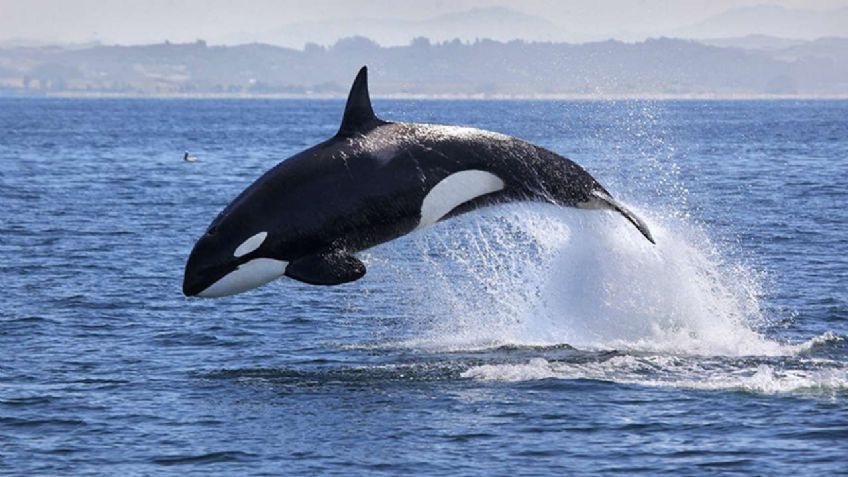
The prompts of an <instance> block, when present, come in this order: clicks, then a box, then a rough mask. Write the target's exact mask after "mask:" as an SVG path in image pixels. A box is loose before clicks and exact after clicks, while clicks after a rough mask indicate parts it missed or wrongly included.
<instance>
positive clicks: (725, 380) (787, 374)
mask: <svg viewBox="0 0 848 477" xmlns="http://www.w3.org/2000/svg"><path fill="white" fill-rule="evenodd" d="M461 376H462V377H464V378H469V379H476V380H482V381H507V382H515V381H532V380H539V379H593V380H601V381H610V382H616V383H622V384H638V385H642V386H653V387H678V388H689V389H700V390H742V391H750V392H757V393H765V394H775V393H786V392H799V391H809V392H817V391H818V392H832V391H839V390H843V389H848V367H846V365H845V364H844V363H837V362H834V361H828V360H799V361H798V362H796V363H793V365H792V367H781V368H779V367H776V366H774V365H770V364H757V363H751V364H748V365H745V366H738V365H734V364H733V363H732V362H728V361H720V360H719V361H709V360H703V359H696V358H683V357H674V356H645V357H636V356H616V357H613V358H611V359H609V360H606V361H596V362H589V363H579V364H575V363H559V362H550V361H548V360H546V359H543V358H534V359H532V360H530V361H528V362H527V363H519V364H496V365H493V364H487V365H482V366H474V367H471V368H469V369H468V370H466V371H464V372H463V373H462V375H461Z"/></svg>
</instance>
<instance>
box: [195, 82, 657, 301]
mask: <svg viewBox="0 0 848 477" xmlns="http://www.w3.org/2000/svg"><path fill="white" fill-rule="evenodd" d="M525 200H527V201H544V202H550V203H554V204H558V205H560V206H566V207H581V208H604V209H610V210H615V211H618V212H619V213H621V214H622V215H624V216H625V217H626V218H627V219H628V220H629V221H631V222H632V223H633V224H634V225H635V226H636V227H637V228H638V229H639V231H640V232H642V234H643V235H644V236H645V237H646V238H647V239H648V240H650V241H651V242H653V239H652V237H651V234H650V232H649V231H648V228H647V227H646V226H645V225H644V223H643V222H642V221H641V220H639V219H638V218H637V217H636V216H635V215H634V214H632V213H631V212H630V211H628V210H627V209H625V208H624V207H622V206H621V205H619V204H618V203H617V202H615V201H614V200H613V199H612V197H611V196H610V194H609V193H608V192H607V191H606V190H605V189H604V188H603V187H602V186H601V185H600V184H599V183H598V182H597V181H596V180H595V179H594V178H593V177H592V176H590V175H589V174H588V173H587V172H586V171H585V170H583V168H581V167H580V166H578V165H577V164H575V163H574V162H572V161H570V160H568V159H566V158H564V157H562V156H559V155H557V154H555V153H553V152H551V151H548V150H546V149H544V148H541V147H538V146H535V145H532V144H529V143H527V142H525V141H522V140H519V139H516V138H512V137H509V136H505V135H502V134H498V133H493V132H488V131H482V130H478V129H471V128H461V127H455V126H439V125H430V124H414V123H391V122H386V121H383V120H380V119H378V118H377V117H376V116H375V115H374V112H373V110H372V108H371V102H370V98H369V94H368V85H367V71H366V69H365V68H364V67H363V68H362V69H361V70H360V72H359V75H358V76H357V77H356V80H355V81H354V84H353V87H352V88H351V91H350V95H349V97H348V102H347V106H346V108H345V113H344V118H343V120H342V125H341V128H340V129H339V132H338V134H337V135H336V136H334V137H333V138H331V139H329V140H327V141H325V142H323V143H321V144H318V145H317V146H314V147H312V148H310V149H307V150H305V151H303V152H301V153H299V154H297V155H295V156H293V157H291V158H289V159H287V160H285V161H283V162H281V163H280V164H278V165H277V166H276V167H274V168H273V169H271V170H270V171H268V172H267V173H265V174H264V175H263V176H262V177H260V178H259V179H258V180H257V181H256V182H254V183H253V184H252V185H251V186H250V187H248V188H247V189H246V190H245V191H244V192H242V193H241V194H240V195H239V196H238V197H237V198H236V199H235V200H234V201H233V202H232V203H231V204H230V205H228V206H227V207H226V208H225V209H224V210H223V211H222V212H221V213H220V214H219V215H218V217H217V218H216V219H215V220H214V221H213V222H212V224H211V225H210V227H209V229H208V231H207V232H206V234H205V235H204V236H203V237H202V238H201V239H200V240H199V241H198V242H197V244H196V245H195V247H194V249H193V250H192V252H191V256H190V257H189V260H188V263H187V265H186V272H185V281H184V285H183V291H184V293H185V294H186V295H189V296H191V295H200V296H210V297H211V296H223V295H227V294H232V293H238V292H241V291H244V290H246V289H249V288H253V287H254V286H258V285H260V284H262V283H265V282H267V281H270V280H272V279H274V278H277V277H278V276H280V275H282V274H285V275H287V276H289V277H292V278H295V279H297V280H300V281H303V282H306V283H311V284H322V285H333V284H339V283H345V282H348V281H353V280H356V279H358V278H360V277H362V276H363V275H364V274H365V267H364V265H363V264H362V263H361V262H360V261H359V260H358V259H356V258H355V257H353V255H352V254H353V253H354V252H357V251H360V250H363V249H367V248H369V247H373V246H375V245H378V244H380V243H383V242H386V241H389V240H392V239H395V238H397V237H400V236H402V235H405V234H407V233H409V232H411V231H413V230H415V229H416V228H420V227H423V226H426V225H429V224H431V223H433V222H435V221H438V220H441V219H444V218H449V217H453V216H456V215H458V214H462V213H464V212H468V211H471V210H474V209H477V208H480V207H483V206H486V205H491V204H496V203H502V202H512V201H525Z"/></svg>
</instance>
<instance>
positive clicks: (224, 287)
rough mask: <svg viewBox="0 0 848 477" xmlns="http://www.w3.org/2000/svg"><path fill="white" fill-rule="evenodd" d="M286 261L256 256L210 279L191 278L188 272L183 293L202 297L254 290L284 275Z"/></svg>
mask: <svg viewBox="0 0 848 477" xmlns="http://www.w3.org/2000/svg"><path fill="white" fill-rule="evenodd" d="M286 265H288V264H287V263H286V262H284V261H282V260H274V259H272V258H254V259H253V260H250V261H249V262H246V263H243V264H241V265H239V266H238V267H237V268H236V269H235V270H232V271H231V272H229V273H227V274H225V275H223V276H221V277H220V278H218V279H217V280H214V281H210V280H208V279H206V280H203V279H200V278H197V279H195V280H192V279H191V275H190V274H189V273H188V272H187V273H186V277H185V280H184V281H183V293H184V294H185V295H186V296H189V297H191V296H196V297H200V298H220V297H224V296H229V295H237V294H239V293H243V292H246V291H248V290H252V289H254V288H256V287H259V286H262V285H264V284H266V283H268V282H271V281H274V280H276V279H277V278H280V277H281V276H283V274H284V273H285V271H286Z"/></svg>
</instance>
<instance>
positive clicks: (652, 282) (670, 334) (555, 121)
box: [0, 99, 848, 476]
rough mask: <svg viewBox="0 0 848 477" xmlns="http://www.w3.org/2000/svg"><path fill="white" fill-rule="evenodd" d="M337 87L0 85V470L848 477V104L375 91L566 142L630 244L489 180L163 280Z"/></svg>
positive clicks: (294, 146)
mask: <svg viewBox="0 0 848 477" xmlns="http://www.w3.org/2000/svg"><path fill="white" fill-rule="evenodd" d="M342 108H343V103H342V102H341V101H330V100H327V101H307V100H285V101H283V100H279V101H264V100H223V101H218V100H129V99H121V100H106V99H104V100H74V99H0V278H2V293H0V474H4V475H173V474H178V473H179V474H181V475H204V476H206V475H440V476H448V475H506V474H510V475H570V474H580V475H610V474H624V475H637V474H642V475H657V474H667V475H693V474H721V475H788V474H793V475H833V474H843V475H846V474H848V457H846V456H848V344H847V343H846V337H848V209H846V204H848V183H847V182H846V180H847V179H848V102H846V101H708V102H700V101H623V102H603V101H598V102H592V101H584V102H565V101H563V102H560V101H549V102H532V101H389V100H378V101H376V102H375V109H376V110H377V111H378V114H379V115H381V116H382V117H384V118H386V119H391V120H405V121H416V122H433V123H447V124H460V125H468V126H474V127H479V128H484V129H490V130H495V131H499V132H502V133H506V134H510V135H514V136H518V137H521V138H523V139H526V140H528V141H531V142H534V143H537V144H540V145H542V146H545V147H547V148H549V149H552V150H554V151H556V152H558V153H560V154H563V155H565V156H568V157H570V158H572V159H573V160H575V161H576V162H578V163H579V164H581V165H583V166H584V167H585V168H586V169H587V170H588V171H589V172H590V173H592V174H593V175H594V177H596V178H597V179H598V180H599V181H600V182H601V183H602V184H604V185H605V186H606V187H607V188H608V189H609V190H610V191H611V192H612V193H613V194H614V195H615V196H616V197H618V198H619V199H621V200H622V201H623V202H625V203H627V204H628V206H630V207H632V208H633V209H634V210H635V211H636V212H637V213H638V214H639V215H640V216H642V217H643V218H644V219H645V220H646V221H647V222H648V223H649V224H650V226H651V228H652V230H653V232H654V235H655V237H656V239H657V245H656V246H652V245H651V244H649V243H648V242H647V241H645V240H644V238H642V237H641V235H640V234H639V233H638V232H637V231H636V230H635V229H634V228H633V227H632V226H630V225H629V224H628V223H627V222H626V221H624V220H623V219H622V218H621V217H620V216H616V215H614V214H612V213H609V212H601V211H578V210H573V209H558V208H555V207H553V206H548V205H542V204H514V205H506V206H499V207H495V208H491V209H487V210H483V211H478V212H475V213H472V214H467V215H465V216H462V217H460V218H458V219H455V220H451V221H448V222H444V223H440V224H437V225H436V226H434V227H432V228H429V229H427V230H423V231H420V232H416V233H414V234H412V235H409V236H407V237H404V238H402V239H399V240H396V241H394V242H390V243H387V244H384V245H381V246H379V247H376V248H374V249H371V250H367V251H365V252H363V253H361V254H360V256H361V258H362V259H363V261H364V262H365V263H366V264H367V267H368V273H367V275H366V276H365V277H364V278H363V279H362V280H360V281H358V282H355V283H352V284H347V285H343V286H338V287H313V286H309V285H305V284H302V283H298V282H295V281H293V280H289V279H285V278H284V279H282V280H279V281H277V282H274V283H272V284H269V285H266V286H265V287H262V288H259V289H256V290H254V291H251V292H248V293H245V294H242V295H237V296H233V297H228V298H223V299H219V300H201V299H186V298H185V297H183V295H182V293H181V284H182V274H183V267H184V265H185V260H186V258H187V256H188V253H189V251H190V250H191V247H192V245H193V244H194V242H195V240H196V239H197V238H198V237H199V236H200V235H201V234H202V233H203V232H204V230H205V228H206V227H207V225H208V224H209V222H210V221H211V220H212V219H213V218H214V216H215V215H216V214H217V213H218V212H219V211H220V210H221V209H222V208H223V207H224V206H225V205H227V204H228V203H229V201H230V200H232V199H233V198H234V197H235V196H236V195H237V194H238V193H239V192H240V191H241V190H243V189H244V188H245V187H246V186H248V185H249V184H250V183H251V182H252V181H253V180H255V179H256V178H257V177H259V175H261V174H262V173H263V172H264V171H265V170H267V169H269V168H270V167H272V166H273V165H275V164H277V163H278V162H279V161H281V160H283V159H285V158H286V157H289V156H290V155H292V154H294V153H296V152H298V151H300V150H302V149H304V148H306V147H309V146H311V145H313V144H315V143H317V142H319V141H322V140H324V139H326V138H328V137H330V136H332V135H333V134H334V133H335V131H336V129H337V127H338V123H339V119H340V115H341V110H342ZM185 150H188V151H191V152H192V153H193V154H196V155H197V156H198V158H199V161H198V162H196V163H187V162H184V161H183V160H182V155H183V151H185ZM328 193H332V191H328Z"/></svg>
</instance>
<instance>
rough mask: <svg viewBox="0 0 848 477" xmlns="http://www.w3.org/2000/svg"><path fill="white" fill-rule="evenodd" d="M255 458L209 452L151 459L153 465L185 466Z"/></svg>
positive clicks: (249, 455) (229, 453)
mask: <svg viewBox="0 0 848 477" xmlns="http://www.w3.org/2000/svg"><path fill="white" fill-rule="evenodd" d="M253 457H256V455H255V454H250V453H247V452H241V451H222V452H210V453H208V454H199V455H166V456H158V457H154V458H153V459H151V460H152V461H153V463H154V464H159V465H185V464H214V463H218V462H241V461H244V460H247V459H250V458H253Z"/></svg>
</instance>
